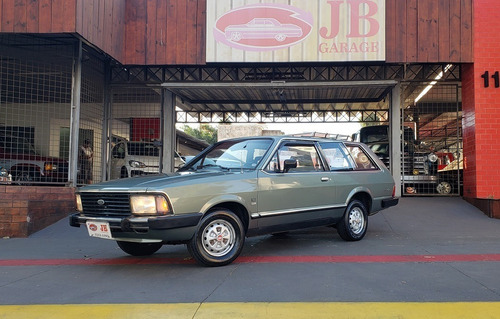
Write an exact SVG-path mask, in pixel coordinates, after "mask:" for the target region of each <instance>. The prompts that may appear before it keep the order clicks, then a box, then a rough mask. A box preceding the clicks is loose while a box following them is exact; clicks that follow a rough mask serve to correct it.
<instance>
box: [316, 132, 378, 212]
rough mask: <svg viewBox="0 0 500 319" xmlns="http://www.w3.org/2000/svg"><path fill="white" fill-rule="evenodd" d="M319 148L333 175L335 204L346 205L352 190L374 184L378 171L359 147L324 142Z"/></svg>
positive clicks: (349, 144)
mask: <svg viewBox="0 0 500 319" xmlns="http://www.w3.org/2000/svg"><path fill="white" fill-rule="evenodd" d="M320 146H321V149H322V152H323V154H324V156H325V159H326V162H328V166H329V168H330V170H331V171H332V174H333V175H332V181H333V183H334V184H335V185H336V190H337V198H336V200H337V202H336V203H337V204H339V205H340V204H344V205H345V204H347V200H348V198H349V195H350V194H351V193H352V192H353V190H355V189H358V190H360V189H367V188H370V185H371V184H372V183H374V182H376V180H377V174H378V173H379V172H380V169H379V168H378V166H377V165H376V164H375V163H374V161H373V160H372V159H371V158H370V156H369V155H368V154H367V153H366V152H365V150H364V149H363V148H361V147H360V146H359V145H357V144H351V143H346V144H344V143H342V142H324V143H320Z"/></svg>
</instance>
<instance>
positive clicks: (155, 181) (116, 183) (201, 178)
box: [80, 171, 241, 192]
mask: <svg viewBox="0 0 500 319" xmlns="http://www.w3.org/2000/svg"><path fill="white" fill-rule="evenodd" d="M235 174H241V172H240V171H237V172H236V171H235V172H217V171H215V172H214V171H203V172H180V173H169V174H155V175H147V176H140V177H131V178H123V179H115V180H112V181H107V182H102V183H98V184H92V185H87V186H84V187H81V188H80V191H82V192H83V191H85V192H86V191H89V192H92V191H99V192H103V191H105V192H124V191H125V192H137V191H142V192H144V191H158V190H161V189H163V188H168V187H175V186H180V185H181V184H182V185H184V184H196V183H204V182H206V180H207V179H212V178H216V177H219V176H227V175H235Z"/></svg>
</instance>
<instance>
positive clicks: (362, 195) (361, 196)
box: [348, 190, 373, 214]
mask: <svg viewBox="0 0 500 319" xmlns="http://www.w3.org/2000/svg"><path fill="white" fill-rule="evenodd" d="M352 200H359V201H360V202H362V203H363V205H365V208H366V211H367V213H368V214H370V212H371V209H372V203H373V199H372V196H371V195H370V193H368V192H367V191H364V190H361V191H358V192H356V193H354V194H352V196H351V197H350V199H349V201H348V203H349V202H351V201H352Z"/></svg>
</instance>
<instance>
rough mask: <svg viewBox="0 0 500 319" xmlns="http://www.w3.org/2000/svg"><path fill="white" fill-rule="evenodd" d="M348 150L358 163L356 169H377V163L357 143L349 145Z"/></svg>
mask: <svg viewBox="0 0 500 319" xmlns="http://www.w3.org/2000/svg"><path fill="white" fill-rule="evenodd" d="M347 150H348V151H349V154H350V155H351V157H352V159H353V160H354V163H355V164H356V166H355V168H354V169H355V170H370V169H377V165H375V163H373V161H372V160H371V159H370V157H369V156H368V155H367V154H366V153H365V151H364V150H363V149H362V148H361V147H359V146H357V145H347Z"/></svg>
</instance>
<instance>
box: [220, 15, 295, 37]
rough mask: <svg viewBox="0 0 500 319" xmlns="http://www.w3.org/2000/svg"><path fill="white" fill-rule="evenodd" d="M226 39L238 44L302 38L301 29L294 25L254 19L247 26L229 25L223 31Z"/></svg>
mask: <svg viewBox="0 0 500 319" xmlns="http://www.w3.org/2000/svg"><path fill="white" fill-rule="evenodd" d="M224 33H225V34H226V39H228V40H231V41H235V42H238V41H240V40H241V39H272V38H274V39H276V41H278V42H283V41H285V40H286V38H287V37H293V38H298V37H301V36H302V29H301V28H300V27H298V26H296V25H295V24H281V23H280V22H279V21H278V20H276V19H273V18H255V19H253V20H252V21H250V22H248V23H247V24H237V25H230V26H228V27H227V28H226V29H225V30H224Z"/></svg>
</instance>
